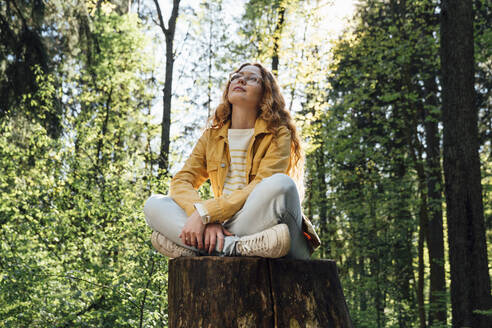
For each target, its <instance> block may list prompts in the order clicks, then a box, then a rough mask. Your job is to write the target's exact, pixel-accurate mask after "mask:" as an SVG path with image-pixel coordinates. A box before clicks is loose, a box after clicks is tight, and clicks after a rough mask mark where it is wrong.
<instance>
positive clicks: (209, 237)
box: [205, 223, 234, 254]
mask: <svg viewBox="0 0 492 328" xmlns="http://www.w3.org/2000/svg"><path fill="white" fill-rule="evenodd" d="M224 235H226V236H234V234H232V233H231V232H229V231H228V230H227V229H226V228H224V226H222V224H220V223H209V224H207V225H206V226H205V250H207V249H208V253H209V254H212V252H213V251H214V249H215V245H216V244H217V241H219V251H221V252H222V249H224Z"/></svg>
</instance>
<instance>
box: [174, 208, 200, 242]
mask: <svg viewBox="0 0 492 328" xmlns="http://www.w3.org/2000/svg"><path fill="white" fill-rule="evenodd" d="M204 230H205V224H203V222H202V217H201V216H200V214H198V212H197V211H195V212H193V213H192V214H191V215H190V216H189V217H188V220H186V224H185V225H184V227H183V230H181V233H180V234H179V236H178V237H179V238H181V241H182V242H183V244H185V245H188V246H193V247H195V248H200V249H203V231H204Z"/></svg>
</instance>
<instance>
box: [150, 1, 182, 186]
mask: <svg viewBox="0 0 492 328" xmlns="http://www.w3.org/2000/svg"><path fill="white" fill-rule="evenodd" d="M179 2H180V0H174V1H173V9H172V12H171V16H170V17H169V21H168V27H167V28H166V26H165V25H164V20H163V18H162V12H161V8H160V6H159V1H158V0H154V4H155V8H156V11H157V16H158V17H159V27H160V28H161V30H162V32H163V33H164V36H165V38H166V77H165V80H164V89H163V93H164V96H163V99H162V102H163V113H162V123H161V152H160V155H159V169H160V170H161V173H160V174H159V175H160V176H162V175H167V173H168V170H169V131H170V129H171V99H172V86H173V66H174V50H173V44H174V32H175V31H176V20H177V18H178V12H179Z"/></svg>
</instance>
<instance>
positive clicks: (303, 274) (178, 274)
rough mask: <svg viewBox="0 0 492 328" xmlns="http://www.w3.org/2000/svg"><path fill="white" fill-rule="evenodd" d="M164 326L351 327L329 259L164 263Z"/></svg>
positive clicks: (221, 259)
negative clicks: (166, 276)
mask: <svg viewBox="0 0 492 328" xmlns="http://www.w3.org/2000/svg"><path fill="white" fill-rule="evenodd" d="M168 304H169V307H168V309H169V327H170V328H178V327H180V328H181V327H200V328H205V327H296V328H297V327H323V328H328V327H352V322H351V320H350V316H349V312H348V308H347V304H346V302H345V297H344V295H343V291H342V286H341V284H340V280H339V278H338V272H337V267H336V264H335V262H334V261H332V260H290V259H265V258H259V257H216V256H201V257H181V258H177V259H173V260H170V261H169V290H168Z"/></svg>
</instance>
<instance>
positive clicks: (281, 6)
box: [272, 1, 285, 77]
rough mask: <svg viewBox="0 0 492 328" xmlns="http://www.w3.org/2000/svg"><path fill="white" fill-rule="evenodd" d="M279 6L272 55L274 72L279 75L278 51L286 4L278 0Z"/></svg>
mask: <svg viewBox="0 0 492 328" xmlns="http://www.w3.org/2000/svg"><path fill="white" fill-rule="evenodd" d="M277 2H278V3H277V5H278V6H279V8H278V18H277V24H276V25H275V32H273V56H272V73H273V75H275V76H276V77H278V52H279V48H280V37H281V35H282V29H283V27H284V16H285V4H284V3H283V1H277Z"/></svg>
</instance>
